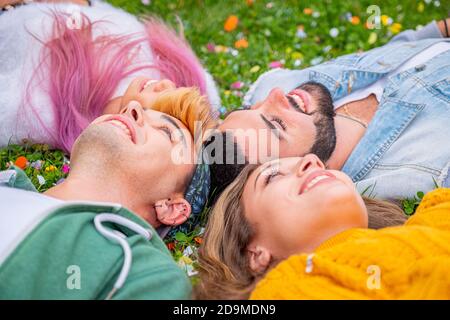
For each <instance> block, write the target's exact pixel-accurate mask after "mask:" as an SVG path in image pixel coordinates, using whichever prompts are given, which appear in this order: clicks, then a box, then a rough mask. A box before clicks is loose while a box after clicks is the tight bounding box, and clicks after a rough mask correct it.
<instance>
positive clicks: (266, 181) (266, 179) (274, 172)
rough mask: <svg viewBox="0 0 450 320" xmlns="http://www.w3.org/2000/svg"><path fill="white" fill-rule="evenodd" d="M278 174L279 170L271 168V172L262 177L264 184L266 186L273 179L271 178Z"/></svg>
mask: <svg viewBox="0 0 450 320" xmlns="http://www.w3.org/2000/svg"><path fill="white" fill-rule="evenodd" d="M279 174H280V172H279V171H278V170H272V172H271V173H270V174H268V175H267V176H266V178H265V179H264V185H265V186H267V185H268V184H269V183H270V182H271V181H272V180H273V178H275V177H276V176H278V175H279Z"/></svg>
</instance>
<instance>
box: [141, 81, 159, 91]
mask: <svg viewBox="0 0 450 320" xmlns="http://www.w3.org/2000/svg"><path fill="white" fill-rule="evenodd" d="M155 82H158V80H153V79H144V80H143V81H142V82H141V86H140V90H139V93H141V92H142V91H144V89H145V88H147V87H148V86H150V85H151V84H153V83H155Z"/></svg>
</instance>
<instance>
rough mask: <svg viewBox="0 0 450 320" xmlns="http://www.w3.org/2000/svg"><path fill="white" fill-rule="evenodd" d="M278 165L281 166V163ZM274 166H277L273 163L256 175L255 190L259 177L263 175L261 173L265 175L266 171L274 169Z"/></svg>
mask: <svg viewBox="0 0 450 320" xmlns="http://www.w3.org/2000/svg"><path fill="white" fill-rule="evenodd" d="M276 164H279V161H277V162H276ZM274 166H275V164H274V163H272V164H270V165H268V166H266V167H265V168H264V169H261V170H260V171H259V172H258V174H257V175H256V178H255V183H254V186H253V189H256V183H257V182H258V178H259V176H260V175H261V173H263V172H264V171H266V170H267V169H269V168H273V167H274Z"/></svg>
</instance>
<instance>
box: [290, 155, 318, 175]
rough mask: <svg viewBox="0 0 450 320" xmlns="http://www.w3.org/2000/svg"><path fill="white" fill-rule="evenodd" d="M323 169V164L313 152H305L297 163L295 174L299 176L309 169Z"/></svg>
mask: <svg viewBox="0 0 450 320" xmlns="http://www.w3.org/2000/svg"><path fill="white" fill-rule="evenodd" d="M312 168H315V169H322V170H323V169H325V165H324V164H323V162H322V161H320V159H319V158H318V157H317V156H316V155H315V154H307V155H306V156H304V157H303V158H301V159H300V160H299V161H298V163H297V168H296V172H297V176H299V177H301V176H302V175H303V174H304V173H305V172H306V171H308V170H309V169H312Z"/></svg>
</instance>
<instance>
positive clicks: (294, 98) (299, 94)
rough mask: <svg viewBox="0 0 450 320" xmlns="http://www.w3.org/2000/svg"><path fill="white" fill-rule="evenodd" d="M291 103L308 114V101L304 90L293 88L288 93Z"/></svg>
mask: <svg viewBox="0 0 450 320" xmlns="http://www.w3.org/2000/svg"><path fill="white" fill-rule="evenodd" d="M286 99H287V100H288V101H289V104H290V105H291V106H292V107H293V108H294V109H295V110H297V111H299V112H302V113H305V114H308V107H309V106H308V103H309V101H308V100H307V98H306V93H305V92H303V91H302V90H293V91H291V92H289V93H288V94H287V95H286Z"/></svg>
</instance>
